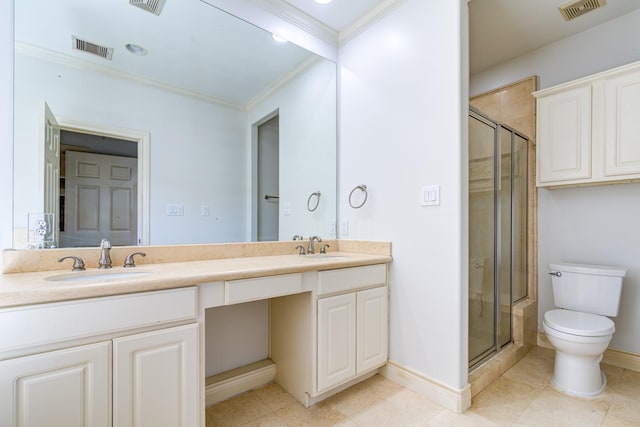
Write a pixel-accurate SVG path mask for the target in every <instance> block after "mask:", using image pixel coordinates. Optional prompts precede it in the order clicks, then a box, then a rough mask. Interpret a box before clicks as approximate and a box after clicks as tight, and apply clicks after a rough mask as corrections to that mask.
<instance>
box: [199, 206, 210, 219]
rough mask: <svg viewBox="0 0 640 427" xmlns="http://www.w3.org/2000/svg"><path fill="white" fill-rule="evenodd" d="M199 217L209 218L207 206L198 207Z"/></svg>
mask: <svg viewBox="0 0 640 427" xmlns="http://www.w3.org/2000/svg"><path fill="white" fill-rule="evenodd" d="M200 215H202V216H209V206H207V205H202V206H200Z"/></svg>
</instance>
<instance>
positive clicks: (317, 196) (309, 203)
mask: <svg viewBox="0 0 640 427" xmlns="http://www.w3.org/2000/svg"><path fill="white" fill-rule="evenodd" d="M321 195H322V193H320V192H319V191H314V192H313V193H311V194H310V195H309V198H308V199H307V210H308V211H309V212H313V211H315V210H316V209H318V205H320V196H321ZM314 197H315V203H314ZM312 205H313V207H312Z"/></svg>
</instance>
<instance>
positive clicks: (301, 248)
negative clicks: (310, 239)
mask: <svg viewBox="0 0 640 427" xmlns="http://www.w3.org/2000/svg"><path fill="white" fill-rule="evenodd" d="M296 249H297V250H298V255H306V252H305V251H304V246H302V245H298V246H296Z"/></svg>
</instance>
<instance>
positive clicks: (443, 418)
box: [424, 409, 500, 427]
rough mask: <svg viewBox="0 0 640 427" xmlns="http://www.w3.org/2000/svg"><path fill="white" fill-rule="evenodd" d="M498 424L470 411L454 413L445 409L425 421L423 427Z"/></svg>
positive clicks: (489, 426) (485, 426)
mask: <svg viewBox="0 0 640 427" xmlns="http://www.w3.org/2000/svg"><path fill="white" fill-rule="evenodd" d="M499 425H500V424H497V423H496V422H494V421H491V420H488V419H486V418H484V417H482V416H481V415H478V414H476V413H474V412H471V411H467V412H465V413H464V414H456V413H455V412H451V411H449V410H447V409H445V410H443V411H442V412H440V413H439V414H438V415H436V416H435V417H433V418H432V419H430V420H429V421H428V422H427V423H425V424H424V427H494V426H499Z"/></svg>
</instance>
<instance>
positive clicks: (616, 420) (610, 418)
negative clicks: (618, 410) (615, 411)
mask: <svg viewBox="0 0 640 427" xmlns="http://www.w3.org/2000/svg"><path fill="white" fill-rule="evenodd" d="M602 427H638V423H637V422H635V421H629V420H625V419H624V418H620V417H616V416H615V415H611V414H607V416H606V417H604V422H603V423H602Z"/></svg>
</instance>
